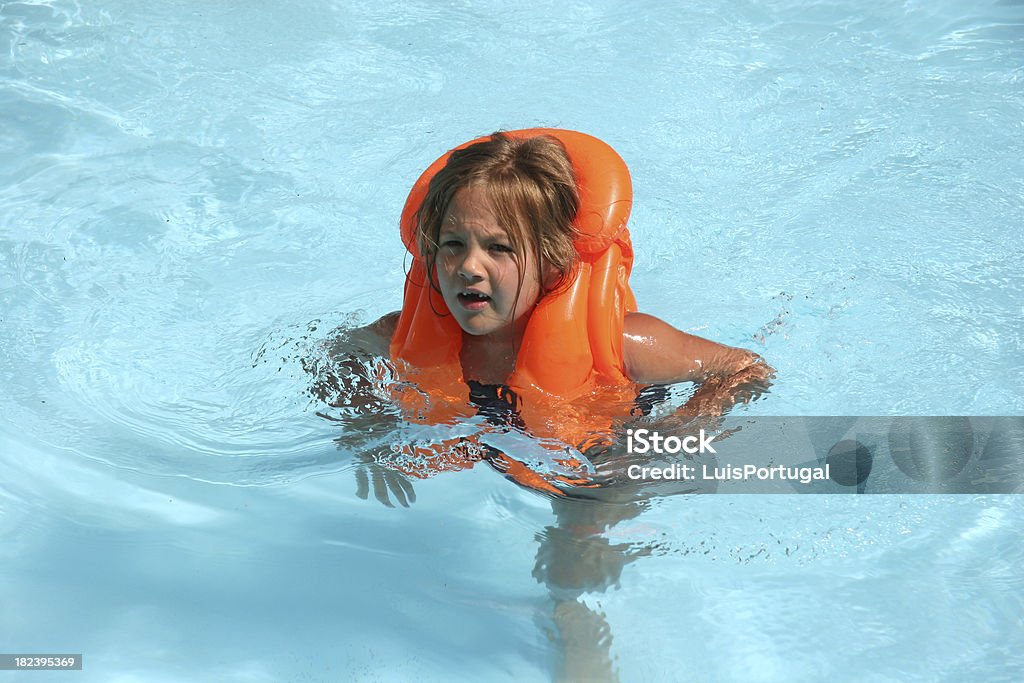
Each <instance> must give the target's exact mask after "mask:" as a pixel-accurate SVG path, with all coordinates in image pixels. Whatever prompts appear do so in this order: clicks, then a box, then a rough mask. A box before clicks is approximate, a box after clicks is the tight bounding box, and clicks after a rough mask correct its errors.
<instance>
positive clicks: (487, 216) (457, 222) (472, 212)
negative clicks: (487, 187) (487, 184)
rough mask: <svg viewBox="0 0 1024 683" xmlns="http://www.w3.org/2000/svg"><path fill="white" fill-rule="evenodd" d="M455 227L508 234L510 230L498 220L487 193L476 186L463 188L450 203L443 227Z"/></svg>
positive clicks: (443, 228) (487, 232)
mask: <svg viewBox="0 0 1024 683" xmlns="http://www.w3.org/2000/svg"><path fill="white" fill-rule="evenodd" d="M453 228H460V229H464V228H472V229H475V230H481V231H482V232H484V233H486V234H491V233H494V234H499V235H507V234H508V230H506V229H505V228H503V227H502V226H501V224H500V223H499V222H498V218H497V216H496V215H495V211H494V208H493V205H492V204H491V201H490V199H489V198H488V196H487V193H486V192H485V191H484V190H483V189H482V188H475V187H464V188H462V189H461V190H459V191H458V192H456V193H455V196H454V197H453V198H452V201H451V203H450V204H449V205H448V210H447V211H446V212H445V216H444V222H443V224H442V226H441V229H442V230H445V229H453Z"/></svg>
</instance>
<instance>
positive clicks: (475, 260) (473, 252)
mask: <svg viewBox="0 0 1024 683" xmlns="http://www.w3.org/2000/svg"><path fill="white" fill-rule="evenodd" d="M477 252H478V250H477V249H469V250H468V251H467V252H466V257H465V258H464V259H462V263H460V264H459V277H461V278H462V279H463V280H466V281H467V282H476V281H477V280H482V279H483V267H482V266H481V264H480V255H479V253H477Z"/></svg>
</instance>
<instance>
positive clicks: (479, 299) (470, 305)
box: [458, 291, 491, 311]
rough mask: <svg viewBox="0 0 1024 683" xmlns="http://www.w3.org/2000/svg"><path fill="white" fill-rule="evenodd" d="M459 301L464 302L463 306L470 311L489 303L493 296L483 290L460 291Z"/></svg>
mask: <svg viewBox="0 0 1024 683" xmlns="http://www.w3.org/2000/svg"><path fill="white" fill-rule="evenodd" d="M458 299H459V303H460V304H462V306H463V308H466V309H467V310H470V311H477V310H480V309H481V308H483V307H485V306H486V305H487V302H488V301H490V300H491V297H489V296H487V295H486V294H483V293H481V292H472V291H470V292H459V295H458Z"/></svg>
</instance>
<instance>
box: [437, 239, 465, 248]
mask: <svg viewBox="0 0 1024 683" xmlns="http://www.w3.org/2000/svg"><path fill="white" fill-rule="evenodd" d="M441 246H442V247H448V248H449V249H454V248H456V247H461V246H462V242H460V241H459V240H457V239H446V240H443V241H442V242H441Z"/></svg>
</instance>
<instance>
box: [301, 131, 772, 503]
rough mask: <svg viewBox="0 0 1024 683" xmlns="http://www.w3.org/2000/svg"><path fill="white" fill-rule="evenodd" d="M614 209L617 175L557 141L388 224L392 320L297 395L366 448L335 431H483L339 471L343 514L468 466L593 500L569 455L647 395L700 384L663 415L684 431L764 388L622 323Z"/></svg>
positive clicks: (599, 148)
mask: <svg viewBox="0 0 1024 683" xmlns="http://www.w3.org/2000/svg"><path fill="white" fill-rule="evenodd" d="M631 203H632V196H631V190H630V180H629V172H628V170H627V169H626V166H625V163H624V162H623V161H622V159H621V158H619V156H618V155H617V154H616V153H615V152H614V151H613V150H612V149H611V148H610V147H608V146H607V145H605V144H604V143H603V142H601V141H600V140H597V139H596V138H593V137H590V136H588V135H584V134H582V133H577V132H574V131H566V130H555V129H533V130H524V131H512V132H509V133H495V134H493V135H491V136H488V137H486V138H483V139H480V140H476V141H473V142H471V143H468V144H467V145H464V146H463V147H462V148H459V149H457V150H454V151H452V152H450V153H449V154H446V155H445V156H443V157H441V158H440V159H438V160H437V161H436V162H435V163H434V164H433V165H432V166H431V167H430V168H428V169H427V170H426V171H425V172H424V174H423V176H422V177H421V178H420V180H419V181H418V182H417V183H416V185H415V186H414V187H413V190H412V192H411V193H410V196H409V199H408V201H407V202H406V206H405V210H404V211H403V215H402V235H403V241H404V242H405V245H406V247H407V248H408V249H409V251H410V253H411V254H412V256H413V262H412V266H411V268H410V269H409V273H408V275H407V278H406V284H405V294H404V301H403V306H402V310H401V311H397V312H395V313H391V314H388V315H386V316H384V317H382V318H381V319H379V320H378V321H376V322H375V323H373V324H371V325H369V326H367V327H364V328H360V329H357V330H354V331H351V332H349V333H347V334H346V335H344V336H343V337H342V338H341V339H339V340H337V342H336V343H335V346H334V350H333V353H332V354H331V355H332V356H334V358H335V362H334V368H333V369H332V370H331V371H330V372H327V373H323V372H319V371H317V369H316V368H314V367H311V368H310V370H311V371H313V372H314V374H315V375H316V376H317V380H316V382H315V384H314V387H313V392H314V394H316V395H318V396H319V397H320V398H322V399H324V400H325V401H327V402H328V403H329V404H330V405H332V406H333V407H336V408H342V409H343V415H344V417H341V418H330V419H338V420H339V421H342V422H345V423H346V426H347V427H348V428H349V429H347V430H346V431H347V433H348V434H349V440H351V438H352V437H356V438H358V437H357V435H358V434H360V433H362V432H364V431H366V432H367V433H368V434H369V433H379V432H380V431H381V430H375V429H369V430H364V429H362V428H360V426H359V424H355V423H353V419H355V420H357V421H358V420H362V419H364V418H366V419H370V420H380V419H393V420H397V419H399V418H402V419H405V420H408V421H413V422H423V423H428V424H434V425H436V424H442V423H447V424H453V423H456V422H457V421H458V418H472V417H473V416H474V415H479V416H482V417H483V418H484V419H485V426H484V427H483V431H481V432H480V433H478V434H477V435H476V436H474V437H457V438H455V439H449V440H443V441H442V442H441V443H427V444H421V443H403V444H399V445H397V446H393V447H392V451H393V453H384V454H383V455H381V454H380V453H376V452H373V450H372V449H371V450H370V451H367V452H365V453H363V454H362V455H360V456H357V457H359V458H360V459H361V460H362V462H363V464H364V465H365V467H366V470H365V471H364V470H359V471H358V472H357V477H358V478H359V491H358V492H357V493H358V494H359V495H360V497H364V498H365V497H366V495H367V492H368V490H369V479H368V477H367V473H369V474H370V475H372V478H373V489H374V492H375V495H376V497H377V498H378V499H379V500H380V501H381V502H382V503H384V504H385V505H389V506H390V505H391V503H390V502H389V498H388V491H389V490H390V491H391V493H392V494H393V495H394V496H395V497H396V499H397V500H398V501H399V502H400V503H402V504H403V505H405V504H407V501H409V500H414V494H413V493H412V487H411V485H410V484H409V483H408V481H407V480H406V479H405V477H406V476H414V477H426V476H431V475H432V474H434V473H436V472H439V471H451V470H458V469H464V468H466V467H472V465H473V463H475V462H477V461H480V460H485V461H487V462H488V463H489V464H491V465H492V466H493V467H495V468H496V469H498V470H499V471H501V472H502V473H503V474H505V475H506V476H507V477H509V478H511V479H514V480H515V481H517V482H518V483H520V484H523V485H525V486H529V487H532V488H535V489H538V490H543V491H547V492H549V493H552V494H556V495H563V493H562V491H561V489H560V488H559V487H560V486H562V485H569V486H570V487H577V486H581V485H582V486H590V485H593V483H592V479H591V477H590V474H592V472H590V471H589V470H587V467H586V465H585V464H584V463H583V460H585V459H584V458H579V457H577V455H578V453H577V455H573V453H576V451H573V450H572V449H573V448H576V449H578V450H579V451H587V450H589V449H590V448H591V447H593V446H597V445H599V444H601V445H605V446H607V445H609V444H610V443H611V442H612V441H614V439H615V435H616V434H618V433H620V432H621V431H623V430H621V429H619V428H618V427H616V426H615V425H616V423H618V422H620V420H621V419H623V418H625V419H629V418H630V416H636V415H638V414H647V413H648V412H649V411H650V410H651V407H652V405H653V403H654V402H655V401H657V400H659V399H660V398H661V397H663V396H664V395H665V394H664V392H663V391H662V392H659V391H658V387H659V386H661V385H666V384H671V383H675V382H695V383H699V384H700V386H699V388H698V389H697V391H696V392H695V393H694V395H693V396H692V397H691V399H690V400H689V401H688V402H687V403H686V405H684V406H683V407H682V408H681V409H680V410H678V411H676V414H677V415H681V416H683V417H684V419H685V418H687V417H688V416H693V415H702V416H703V415H720V414H721V413H722V412H724V411H725V410H727V409H728V408H729V407H731V406H732V405H733V404H734V403H736V402H737V401H740V400H750V399H751V398H752V397H753V396H755V395H756V394H758V393H760V392H761V391H763V390H764V389H765V387H766V386H767V383H768V381H769V380H770V379H771V377H772V376H773V370H772V368H771V367H769V366H768V365H767V364H765V363H764V362H763V361H762V360H761V358H760V357H759V356H757V354H754V353H752V352H750V351H745V350H743V349H737V348H732V347H728V346H724V345H722V344H716V343H715V342H711V341H708V340H706V339H701V338H700V337H695V336H693V335H690V334H686V333H685V332H681V331H679V330H677V329H675V328H674V327H672V326H671V325H669V324H667V323H665V322H663V321H661V320H659V319H658V318H655V317H653V316H650V315H645V314H643V313H639V312H637V311H636V305H635V301H634V299H633V294H632V291H631V290H630V288H629V273H630V270H631V267H632V262H633V249H632V244H631V242H630V238H629V231H628V229H627V227H626V220H627V218H628V216H629V209H630V206H631ZM359 351H363V352H366V353H368V354H369V356H377V357H381V356H389V357H390V359H391V369H393V370H394V371H395V372H396V373H397V375H398V379H400V380H402V381H383V382H382V381H381V380H384V379H385V378H386V375H387V374H390V373H388V372H386V371H384V370H382V369H381V368H380V366H379V365H375V364H374V363H373V361H372V360H368V358H367V356H366V355H362V357H360V356H361V354H360V353H359ZM338 361H340V363H338ZM368 385H373V386H375V387H378V388H377V389H374V390H372V391H371V392H367V391H366V387H367V386H368ZM645 385H646V386H645ZM382 386H383V387H386V388H383V389H381V388H380V387H382ZM467 388H468V391H467ZM396 406H397V412H396V409H395V407H396ZM353 411H355V412H353ZM324 417H328V416H327V415H324ZM396 424H397V423H396ZM527 432H528V433H529V434H530V435H531V436H532V437H535V441H532V442H530V443H532V444H534V445H536V444H540V446H539V447H541V448H543V449H546V450H547V451H548V452H552V453H555V454H556V456H555V457H553V459H552V462H553V463H554V465H555V466H556V469H557V468H562V469H561V470H560V471H561V474H559V473H558V472H555V473H551V472H548V473H539V472H537V471H536V470H535V469H534V468H533V467H529V466H527V465H526V464H525V462H524V460H527V461H534V460H539V461H543V460H545V459H546V458H545V457H540V458H531V457H529V456H524V455H523V452H524V451H523V449H524V448H525V447H526V446H524V443H523V442H522V441H515V442H514V443H510V442H507V441H504V442H503V441H501V438H502V437H503V436H508V435H511V436H513V437H514V436H515V433H527ZM344 445H346V446H347V447H349V448H351V447H352V446H353V445H355V444H351V443H348V444H344ZM565 446H568V447H569V448H565V449H564V451H565V452H564V453H563V452H562V451H563V447H565ZM395 448H397V449H398V450H394V449H395ZM510 449H511V451H510ZM356 450H359V449H358V448H357V449H356ZM509 452H513V453H514V454H513V455H509V454H508V453H509ZM559 453H561V455H558V454H559ZM395 454H397V456H395V457H391V456H393V455H395ZM566 454H567V455H566ZM410 463H411V464H410ZM577 475H579V476H577Z"/></svg>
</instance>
